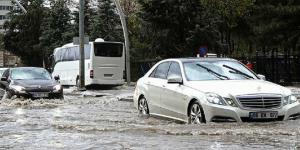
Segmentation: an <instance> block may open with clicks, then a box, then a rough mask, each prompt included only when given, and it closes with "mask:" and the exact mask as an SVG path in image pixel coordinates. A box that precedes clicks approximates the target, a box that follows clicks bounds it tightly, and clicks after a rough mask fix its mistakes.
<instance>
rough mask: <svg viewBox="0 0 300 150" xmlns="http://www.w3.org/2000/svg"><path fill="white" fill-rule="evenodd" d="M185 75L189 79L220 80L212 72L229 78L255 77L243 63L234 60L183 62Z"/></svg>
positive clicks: (243, 78) (246, 78)
mask: <svg viewBox="0 0 300 150" xmlns="http://www.w3.org/2000/svg"><path fill="white" fill-rule="evenodd" d="M183 66H184V71H185V75H186V77H187V80H189V81H204V80H221V79H224V78H220V77H218V76H216V75H215V74H213V73H211V72H210V71H208V70H207V69H205V68H203V67H199V66H204V67H206V68H209V69H210V70H212V71H213V72H215V73H217V74H219V76H220V75H221V76H222V77H225V79H229V80H248V79H257V77H256V76H255V75H254V74H253V73H252V72H251V71H250V70H249V69H248V68H246V67H245V66H244V65H242V64H240V63H239V62H236V61H192V62H185V63H183Z"/></svg>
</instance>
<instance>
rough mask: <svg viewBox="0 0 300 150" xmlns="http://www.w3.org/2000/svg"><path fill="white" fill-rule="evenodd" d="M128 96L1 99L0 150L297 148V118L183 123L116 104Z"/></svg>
mask: <svg viewBox="0 0 300 150" xmlns="http://www.w3.org/2000/svg"><path fill="white" fill-rule="evenodd" d="M131 92H132V89H126V90H117V91H116V90H108V91H102V94H101V93H100V94H99V93H98V95H100V96H99V97H95V93H97V92H92V94H91V93H90V95H92V96H82V95H79V94H67V95H66V96H65V99H64V100H34V101H32V100H25V99H13V100H2V101H0V149H89V150H90V149H91V150H92V149H151V150H152V149H212V150H219V149H300V120H291V121H283V122H267V123H240V124H239V123H209V124H204V125H187V124H180V123H177V122H174V121H170V120H163V119H161V118H154V117H150V118H142V117H139V116H138V113H137V111H136V109H135V108H134V107H133V103H132V102H130V101H126V100H125V101H123V100H121V101H120V97H119V96H120V95H121V96H122V95H126V94H129V95H130V93H131ZM93 94H94V95H93ZM87 95H88V94H87ZM96 95H97V94H96Z"/></svg>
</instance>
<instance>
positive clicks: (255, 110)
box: [134, 58, 300, 124]
mask: <svg viewBox="0 0 300 150" xmlns="http://www.w3.org/2000/svg"><path fill="white" fill-rule="evenodd" d="M263 78H264V76H263V75H257V74H255V73H254V72H253V71H251V70H249V69H248V68H247V67H246V66H245V65H243V64H242V63H240V62H238V61H237V60H234V59H228V58H197V59H196V58H195V59H167V60H163V61H160V62H158V63H157V64H156V65H154V66H153V67H152V68H151V69H150V70H149V71H148V72H147V73H146V74H145V76H144V77H142V78H140V79H139V80H138V82H137V85H136V89H135V92H134V106H135V107H136V108H137V109H138V110H139V113H140V114H142V115H149V114H150V115H156V116H161V117H167V118H171V119H176V120H181V121H184V122H188V123H192V124H199V123H206V122H212V121H236V122H243V121H268V120H288V119H295V118H297V117H299V115H300V104H299V101H298V100H297V98H296V97H295V96H294V95H292V93H291V91H290V90H289V89H287V88H285V87H282V86H280V85H277V84H274V83H271V82H268V81H265V80H263Z"/></svg>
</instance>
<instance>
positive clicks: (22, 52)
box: [4, 0, 45, 66]
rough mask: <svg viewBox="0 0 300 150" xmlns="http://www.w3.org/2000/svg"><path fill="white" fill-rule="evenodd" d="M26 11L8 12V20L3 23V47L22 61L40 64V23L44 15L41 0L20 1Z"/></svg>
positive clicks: (33, 64) (29, 63)
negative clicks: (4, 31)
mask: <svg viewBox="0 0 300 150" xmlns="http://www.w3.org/2000/svg"><path fill="white" fill-rule="evenodd" d="M21 3H22V4H23V6H24V7H25V8H26V10H27V13H26V14H23V12H22V11H21V10H14V11H13V12H12V13H11V14H10V21H8V22H6V23H5V24H4V28H5V30H6V34H5V36H4V44H5V48H6V49H7V50H8V51H10V52H12V53H14V54H16V55H17V56H20V57H21V58H22V60H23V63H25V64H27V65H31V66H42V58H43V57H42V49H41V47H40V45H39V37H40V36H41V33H42V31H41V24H42V21H43V17H44V15H45V8H44V5H43V1H42V0H29V1H27V0H24V1H21Z"/></svg>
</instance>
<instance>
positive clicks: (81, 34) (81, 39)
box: [78, 0, 85, 91]
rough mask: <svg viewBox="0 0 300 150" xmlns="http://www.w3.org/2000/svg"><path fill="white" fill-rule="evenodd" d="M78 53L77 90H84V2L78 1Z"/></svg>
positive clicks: (82, 0)
mask: <svg viewBox="0 0 300 150" xmlns="http://www.w3.org/2000/svg"><path fill="white" fill-rule="evenodd" d="M79 51H80V62H79V87H78V90H80V91H84V90H85V83H84V81H85V79H84V78H85V73H84V67H85V62H84V61H85V60H84V59H85V57H84V0H79Z"/></svg>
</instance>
